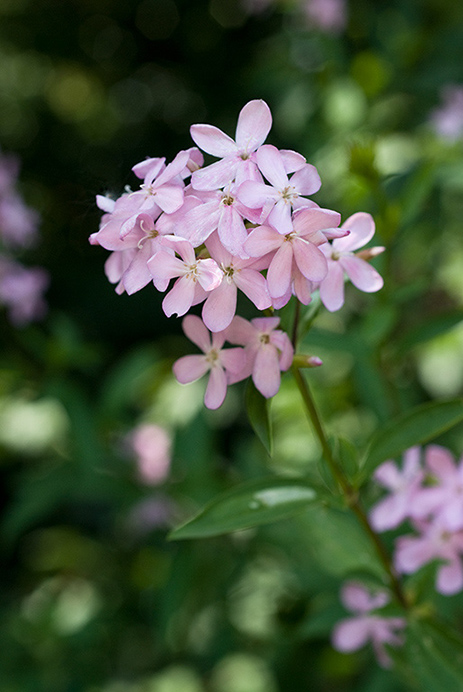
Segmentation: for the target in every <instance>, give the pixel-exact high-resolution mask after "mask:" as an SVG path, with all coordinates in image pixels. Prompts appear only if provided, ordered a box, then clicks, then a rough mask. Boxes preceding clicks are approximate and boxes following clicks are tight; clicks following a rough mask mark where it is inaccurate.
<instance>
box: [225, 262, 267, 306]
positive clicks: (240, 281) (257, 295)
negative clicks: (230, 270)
mask: <svg viewBox="0 0 463 692" xmlns="http://www.w3.org/2000/svg"><path fill="white" fill-rule="evenodd" d="M233 278H234V280H235V284H236V285H237V287H238V288H239V289H240V291H242V292H243V293H244V294H245V295H246V296H247V297H248V298H249V300H251V301H252V302H253V303H254V305H255V306H256V308H257V309H258V310H265V309H266V308H269V307H270V306H271V304H272V300H271V298H270V295H269V292H268V289H267V281H266V280H265V278H264V277H263V276H262V274H260V273H259V272H257V271H256V270H255V269H241V270H240V271H238V272H235V275H234V277H233Z"/></svg>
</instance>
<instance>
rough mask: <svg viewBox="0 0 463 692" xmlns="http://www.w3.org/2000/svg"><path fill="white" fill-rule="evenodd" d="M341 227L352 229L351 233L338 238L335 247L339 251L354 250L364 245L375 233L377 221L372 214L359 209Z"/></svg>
mask: <svg viewBox="0 0 463 692" xmlns="http://www.w3.org/2000/svg"><path fill="white" fill-rule="evenodd" d="M341 228H346V229H349V230H350V234H349V235H348V236H345V237H344V238H342V239H339V240H336V241H335V244H334V247H335V249H336V250H337V252H353V251H354V250H358V248H360V247H363V246H364V245H366V244H367V243H368V241H369V240H371V239H372V238H373V236H374V234H375V222H374V221H373V217H372V216H371V214H367V213H366V212H363V211H359V212H357V213H356V214H352V216H349V218H348V219H346V221H344V223H343V224H342V226H341Z"/></svg>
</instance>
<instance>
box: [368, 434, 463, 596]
mask: <svg viewBox="0 0 463 692" xmlns="http://www.w3.org/2000/svg"><path fill="white" fill-rule="evenodd" d="M423 456H424V464H422V462H421V450H420V449H419V448H418V447H412V448H411V449H409V450H408V451H407V452H406V453H405V455H404V463H403V468H402V470H399V468H398V467H397V466H396V464H395V463H394V462H393V461H386V462H385V463H384V464H382V465H381V466H380V467H379V468H378V469H377V470H376V472H375V479H376V481H377V482H378V483H379V484H380V485H382V486H383V487H385V488H387V489H388V491H389V494H388V495H387V496H386V497H385V498H383V499H382V500H380V501H379V502H378V503H377V504H376V505H375V506H374V507H373V509H372V512H371V523H372V526H373V528H375V529H376V530H377V531H386V530H389V529H394V528H396V527H397V526H399V524H401V523H402V522H403V521H404V520H409V521H410V523H411V524H412V526H413V528H414V529H415V533H414V534H410V535H405V536H401V537H399V538H397V540H396V544H395V555H394V563H395V566H396V569H397V570H398V571H399V572H402V573H403V574H412V573H414V572H416V571H417V570H419V569H420V568H421V567H423V566H424V565H425V564H427V563H429V562H431V561H435V560H437V561H439V562H440V565H439V566H438V568H437V579H436V590H437V591H439V593H442V594H445V595H451V594H455V593H458V592H459V591H461V590H462V589H463V562H462V560H463V458H462V459H461V460H460V462H459V464H455V461H454V458H453V455H452V454H451V452H449V451H448V450H447V449H445V448H444V447H440V446H438V445H429V446H428V447H426V448H425V449H424V452H423Z"/></svg>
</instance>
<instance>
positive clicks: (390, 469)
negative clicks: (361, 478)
mask: <svg viewBox="0 0 463 692" xmlns="http://www.w3.org/2000/svg"><path fill="white" fill-rule="evenodd" d="M373 477H374V479H375V481H376V482H377V483H379V484H380V485H382V486H383V487H384V488H389V489H390V490H396V488H400V485H401V483H402V474H401V473H400V471H399V469H398V468H397V464H396V463H395V462H394V461H385V462H384V463H383V464H381V466H378V468H377V469H376V471H375V472H374V474H373Z"/></svg>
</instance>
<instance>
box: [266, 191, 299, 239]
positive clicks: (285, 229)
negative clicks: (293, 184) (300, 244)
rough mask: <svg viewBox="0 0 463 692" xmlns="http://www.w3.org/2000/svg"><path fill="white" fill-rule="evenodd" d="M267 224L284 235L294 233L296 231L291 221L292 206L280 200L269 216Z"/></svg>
mask: <svg viewBox="0 0 463 692" xmlns="http://www.w3.org/2000/svg"><path fill="white" fill-rule="evenodd" d="M266 223H268V224H270V225H271V226H272V227H273V228H275V229H276V230H277V231H278V233H281V234H282V235H287V234H288V233H292V232H293V230H294V229H293V223H292V219H291V204H289V203H288V202H287V200H284V199H280V200H278V202H277V203H276V204H275V206H274V207H273V209H272V211H271V212H270V214H269V215H268V217H267V221H266Z"/></svg>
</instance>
